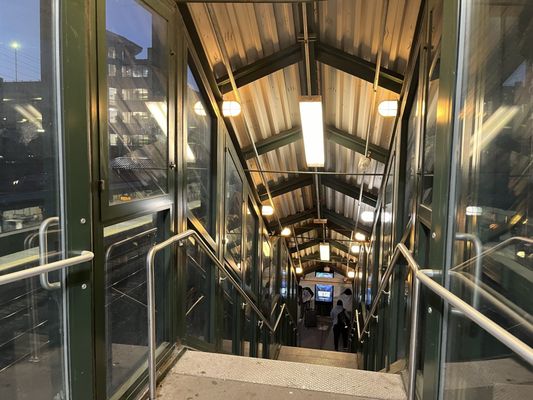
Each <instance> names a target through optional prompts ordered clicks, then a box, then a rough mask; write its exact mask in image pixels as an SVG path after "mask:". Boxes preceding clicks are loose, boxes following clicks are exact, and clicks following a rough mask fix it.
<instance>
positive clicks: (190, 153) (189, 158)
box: [185, 145, 196, 163]
mask: <svg viewBox="0 0 533 400" xmlns="http://www.w3.org/2000/svg"><path fill="white" fill-rule="evenodd" d="M185 160H187V162H189V163H193V162H195V161H196V157H195V155H194V153H193V151H192V149H191V148H190V146H189V145H187V150H186V154H185Z"/></svg>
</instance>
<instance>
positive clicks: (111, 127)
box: [106, 0, 169, 204]
mask: <svg viewBox="0 0 533 400" xmlns="http://www.w3.org/2000/svg"><path fill="white" fill-rule="evenodd" d="M106 43H107V56H108V58H107V63H108V67H109V68H108V77H107V84H108V86H109V88H108V132H107V137H108V140H107V146H108V151H109V166H108V168H109V203H110V204H117V203H123V202H127V201H131V200H137V199H144V198H147V197H151V196H157V195H161V194H165V193H167V191H168V183H167V166H168V137H167V133H168V119H167V115H168V72H169V70H168V68H169V65H168V64H169V62H168V37H167V21H166V20H165V19H163V18H162V17H161V16H159V15H158V14H156V13H154V12H153V11H151V10H150V9H148V8H146V7H145V6H143V5H142V3H141V2H140V1H136V0H107V1H106Z"/></svg>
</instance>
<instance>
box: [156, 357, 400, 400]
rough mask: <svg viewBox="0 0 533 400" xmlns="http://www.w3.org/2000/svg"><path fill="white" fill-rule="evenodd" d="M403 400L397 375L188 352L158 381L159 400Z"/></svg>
mask: <svg viewBox="0 0 533 400" xmlns="http://www.w3.org/2000/svg"><path fill="white" fill-rule="evenodd" d="M272 398H279V399H296V400H300V399H302V400H303V399H306V400H315V399H316V400H321V399H326V400H330V399H331V400H333V399H339V400H344V399H346V400H347V399H348V398H350V399H352V400H363V399H364V400H368V399H375V400H405V390H404V388H403V383H402V381H401V378H400V376H399V375H392V374H383V373H379V372H368V371H361V370H355V369H347V368H338V367H329V366H322V365H311V364H303V363H297V362H285V361H277V360H266V359H257V358H248V357H238V356H231V355H222V354H214V353H202V352H194V351H187V352H186V353H185V354H184V355H183V356H182V357H181V359H180V360H179V361H178V362H177V363H176V365H175V366H174V367H173V368H172V370H171V371H170V372H169V373H168V375H167V376H166V377H165V379H164V380H163V383H162V384H161V385H160V388H159V390H158V399H161V400H194V399H217V400H229V399H232V400H233V399H243V400H247V399H254V400H257V399H265V400H266V399H272Z"/></svg>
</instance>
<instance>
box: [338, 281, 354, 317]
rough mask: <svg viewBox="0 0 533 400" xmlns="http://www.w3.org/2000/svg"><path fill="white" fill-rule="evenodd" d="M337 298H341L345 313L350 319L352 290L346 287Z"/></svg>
mask: <svg viewBox="0 0 533 400" xmlns="http://www.w3.org/2000/svg"><path fill="white" fill-rule="evenodd" d="M339 299H341V300H342V304H343V306H344V309H345V310H346V315H347V316H348V319H349V320H350V321H351V320H352V314H353V292H352V289H350V288H346V290H344V291H343V292H342V293H341V295H340V296H339Z"/></svg>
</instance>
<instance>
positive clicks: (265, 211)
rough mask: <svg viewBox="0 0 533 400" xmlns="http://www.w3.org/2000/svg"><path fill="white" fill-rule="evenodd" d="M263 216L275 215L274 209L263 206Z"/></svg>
mask: <svg viewBox="0 0 533 400" xmlns="http://www.w3.org/2000/svg"><path fill="white" fill-rule="evenodd" d="M261 215H264V216H266V217H268V216H270V215H274V207H272V206H268V205H266V206H262V207H261Z"/></svg>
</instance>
